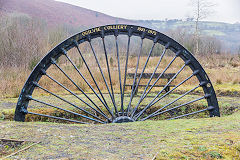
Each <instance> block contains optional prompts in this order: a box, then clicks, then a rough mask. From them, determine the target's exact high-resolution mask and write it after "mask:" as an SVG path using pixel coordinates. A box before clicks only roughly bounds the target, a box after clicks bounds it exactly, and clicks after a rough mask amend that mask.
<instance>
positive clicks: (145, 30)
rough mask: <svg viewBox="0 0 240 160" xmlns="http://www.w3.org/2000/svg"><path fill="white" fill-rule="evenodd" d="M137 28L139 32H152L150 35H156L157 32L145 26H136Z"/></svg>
mask: <svg viewBox="0 0 240 160" xmlns="http://www.w3.org/2000/svg"><path fill="white" fill-rule="evenodd" d="M137 30H138V31H140V32H147V33H148V34H152V35H155V36H156V35H157V32H156V31H153V30H151V29H149V30H147V29H146V28H143V27H138V28H137Z"/></svg>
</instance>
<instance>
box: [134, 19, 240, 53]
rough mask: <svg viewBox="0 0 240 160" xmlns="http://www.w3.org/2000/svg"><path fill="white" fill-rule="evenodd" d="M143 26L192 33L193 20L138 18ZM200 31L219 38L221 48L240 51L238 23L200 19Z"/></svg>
mask: <svg viewBox="0 0 240 160" xmlns="http://www.w3.org/2000/svg"><path fill="white" fill-rule="evenodd" d="M138 23H140V24H141V25H143V26H146V27H150V28H153V29H156V30H158V31H160V32H163V33H166V32H168V31H169V30H173V31H176V30H182V31H185V32H186V33H194V29H195V22H194V21H182V20H178V19H173V20H166V21H161V20H145V21H144V20H140V21H138ZM199 28H200V32H201V34H202V35H207V36H211V37H215V38H217V39H219V40H220V41H221V42H222V44H223V45H224V46H223V48H225V47H226V48H227V50H230V51H232V52H233V53H236V52H239V53H240V24H239V23H235V24H229V23H223V22H209V21H202V22H200V23H199Z"/></svg>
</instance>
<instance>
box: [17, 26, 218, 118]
mask: <svg viewBox="0 0 240 160" xmlns="http://www.w3.org/2000/svg"><path fill="white" fill-rule="evenodd" d="M108 35H114V36H115V42H116V53H117V58H118V60H117V62H118V72H119V82H120V91H121V109H120V110H118V109H117V107H116V105H115V100H114V93H113V88H112V82H111V75H110V71H109V64H108V60H107V65H108V73H109V75H108V76H109V79H110V86H111V87H109V86H108V85H107V82H106V79H105V77H104V75H103V74H102V70H101V66H100V64H99V62H98V61H97V58H96V54H95V51H94V49H93V47H92V45H91V40H92V39H94V38H98V37H100V38H101V39H102V42H103V46H104V51H105V56H106V57H105V58H106V59H107V58H108V57H107V53H106V48H105V41H104V37H105V36H108ZM118 35H127V36H128V49H127V58H126V65H125V77H124V82H123V84H122V83H121V82H122V81H121V73H120V72H121V70H120V64H119V63H120V62H119V56H118V54H119V53H118V52H119V51H118V50H119V49H118V39H117V38H118ZM132 35H134V36H139V37H141V39H142V40H143V39H149V40H152V41H153V42H154V43H153V46H152V48H151V50H150V53H149V56H148V59H149V57H150V55H151V52H152V50H153V47H154V45H155V44H156V43H160V44H161V45H163V46H165V50H164V53H165V52H166V50H167V49H169V50H171V51H173V52H174V53H175V54H176V55H175V57H174V59H173V60H172V61H174V60H175V58H176V57H180V58H181V59H182V60H183V61H184V62H185V64H184V66H183V67H182V68H181V69H180V71H179V73H180V72H181V70H182V69H183V68H184V67H185V66H189V67H190V68H191V70H192V71H193V74H192V75H191V76H196V77H197V79H198V81H199V85H198V86H197V87H202V88H203V91H204V93H205V96H204V97H202V98H201V99H203V98H206V99H207V103H208V107H207V108H206V109H204V110H201V111H197V112H194V113H190V114H188V115H191V114H195V113H198V112H202V111H206V110H208V111H209V114H210V117H213V116H220V113H219V107H218V102H217V99H216V95H215V91H214V89H213V86H212V84H211V82H210V80H209V78H208V76H207V74H206V72H205V71H204V69H203V68H202V66H201V65H200V64H199V62H198V61H197V60H196V59H195V58H194V56H193V55H192V54H191V53H190V52H189V51H187V50H186V49H185V48H184V47H183V46H182V45H180V44H179V43H177V42H176V41H174V40H173V39H171V38H170V37H168V36H166V35H164V34H162V33H159V32H157V31H155V30H152V29H148V28H145V27H140V26H134V25H122V24H116V25H107V26H100V27H95V28H92V29H89V30H86V31H83V32H81V33H78V34H76V35H74V36H72V37H70V38H68V39H67V40H65V41H63V42H62V43H60V44H59V45H57V46H56V47H55V48H54V49H52V50H51V51H50V52H49V53H48V54H47V55H46V56H45V57H44V58H43V59H42V60H41V61H40V62H39V63H38V65H37V66H36V67H35V68H34V70H33V71H32V73H31V74H30V76H29V78H28V80H27V81H26V83H25V85H24V87H23V89H22V92H21V94H20V96H19V99H18V103H17V106H16V110H15V117H14V119H15V120H16V121H25V115H26V114H37V113H32V112H28V110H27V107H28V103H29V101H30V100H35V99H34V98H32V97H31V95H32V93H33V91H34V89H35V87H39V88H41V89H43V90H45V91H46V92H48V93H51V92H50V91H48V90H46V89H44V88H42V87H41V86H40V85H39V84H38V81H39V80H40V79H41V77H42V76H43V75H46V76H47V77H48V78H50V79H52V80H53V81H55V82H56V83H58V82H57V81H56V80H54V79H53V78H52V77H51V76H49V75H48V74H47V73H46V71H47V69H48V68H49V67H50V65H56V67H58V68H59V69H60V70H61V68H60V67H59V66H58V65H57V63H56V60H57V59H58V58H59V57H60V56H62V55H64V56H66V58H67V59H68V60H69V62H70V63H72V65H73V66H74V67H75V69H76V70H77V68H76V66H75V65H74V63H73V62H72V61H71V59H70V58H69V57H68V55H67V52H68V51H69V50H70V49H71V48H73V47H76V48H77V49H78V51H79V53H80V56H81V57H82V54H81V51H80V49H79V47H78V45H79V44H81V43H83V42H86V41H88V42H89V43H90V46H91V49H92V51H93V54H94V56H95V59H96V62H97V64H98V67H99V69H100V72H101V74H102V76H103V78H104V81H105V84H106V86H107V89H108V92H109V94H110V97H111V99H112V102H113V105H114V110H115V111H114V112H115V113H114V112H113V111H111V109H110V108H108V106H107V105H106V104H107V103H106V101H105V99H104V97H103V95H102V94H101V91H100V89H99V88H98V91H99V94H97V93H96V91H95V90H94V89H93V88H91V85H90V84H88V82H87V80H86V81H85V82H86V83H87V84H88V85H89V87H90V88H91V89H92V91H93V92H94V93H95V94H96V95H97V96H98V98H99V99H100V100H101V102H102V104H103V105H104V106H105V107H106V109H107V111H108V112H109V114H110V115H111V116H112V118H109V117H107V116H106V114H105V113H103V112H102V110H101V109H100V108H94V107H92V108H93V109H94V110H95V111H96V112H98V113H99V114H101V115H102V116H103V117H105V118H106V119H107V121H102V120H101V119H100V118H98V117H96V116H94V115H92V116H93V117H94V118H93V119H94V121H96V122H98V123H110V122H116V119H120V122H127V121H135V120H145V119H148V118H150V117H152V116H156V115H158V114H161V113H163V112H166V111H167V110H165V111H161V110H162V109H163V108H162V109H161V110H159V111H156V112H154V113H153V114H151V115H149V116H147V117H145V118H142V119H139V118H140V116H141V114H142V113H143V112H144V111H145V110H146V109H148V108H149V107H151V106H152V105H153V104H155V103H156V102H157V101H158V99H157V98H159V97H158V96H159V95H160V94H161V93H162V92H161V93H160V92H159V93H160V94H158V96H156V98H155V99H154V100H153V101H151V102H150V103H149V105H148V106H147V107H146V108H145V109H143V110H142V111H141V112H140V113H136V110H137V108H138V105H137V106H136V107H135V108H133V110H132V111H131V112H130V105H128V107H127V110H124V109H123V99H124V90H125V83H126V72H127V63H128V52H129V45H130V38H131V36H132ZM141 47H142V44H141ZM139 55H140V53H139ZM163 55H164V54H163ZM82 58H83V57H82ZM148 59H147V61H148ZM83 61H84V59H83ZM147 61H146V63H145V66H144V68H145V67H146V64H147ZM84 63H85V61H84ZM170 63H171V62H170ZM158 65H159V64H158ZM170 65H171V64H170ZM86 66H87V64H86ZM88 70H89V68H88ZM61 71H62V72H63V73H64V71H63V70H61ZM77 71H78V70H77ZM78 72H79V71H78ZM89 72H90V73H91V71H90V70H89ZM143 72H144V69H143ZM143 72H142V73H143ZM154 72H155V71H154ZM142 73H141V75H140V79H141V76H142ZM179 73H176V74H175V77H176V76H177V75H178V74H179ZM79 74H80V75H81V73H80V72H79ZM66 76H67V75H66ZM91 76H93V75H91ZM135 76H136V75H135ZM161 76H162V75H161ZM161 76H160V77H161ZM191 76H190V78H191ZM82 77H83V78H84V76H82ZM152 77H153V75H152V76H151V78H152ZM160 77H158V78H160ZM69 78H70V77H69ZM135 78H136V77H135ZM93 79H94V77H93ZM140 79H139V81H140ZM173 79H174V78H173ZM70 80H71V78H70ZM134 81H135V79H134ZM139 81H138V82H137V81H136V82H134V83H133V85H137V86H138V85H139ZM94 82H95V81H94ZM169 83H171V82H169ZM182 83H184V82H182ZM182 83H180V85H181V84H182ZM58 84H59V85H60V86H61V84H60V83H58ZM73 84H74V82H73ZM95 84H97V83H96V82H95ZM148 85H149V83H148ZM61 87H64V86H61ZM197 87H196V88H197ZM133 88H134V87H133ZM146 88H147V87H146ZM150 88H151V87H150ZM165 88H166V87H165ZM65 89H67V88H65ZM79 89H80V91H81V88H79ZM135 91H136V90H135V89H132V92H131V98H130V103H129V104H131V100H132V97H133V96H134V92H135ZM168 92H171V90H170V91H168ZM168 92H167V93H168ZM70 93H71V91H70ZM144 93H146V94H147V93H148V92H146V89H145V92H144ZM72 94H73V95H74V93H72ZM83 94H84V92H83ZM146 94H145V95H146ZM53 95H54V94H53ZM145 95H144V94H143V95H142V97H141V99H143V98H144V97H145ZM55 96H57V95H55ZM74 96H75V97H77V95H74ZM78 98H79V97H78ZM160 98H161V97H160ZM80 99H81V98H80ZM89 100H90V101H91V98H90V99H89ZM35 101H38V100H35ZM140 101H141V100H140ZM193 101H196V100H193ZM91 102H92V101H91ZM40 103H41V102H40ZM84 103H86V104H87V102H84ZM92 103H93V104H94V102H92ZM140 103H141V102H140ZM43 104H44V102H43ZM45 104H46V103H45ZM70 104H71V103H70ZM89 106H91V105H89ZM52 107H55V108H57V107H56V106H52ZM75 107H76V108H78V109H80V110H83V111H84V109H82V108H79V107H77V106H75ZM96 107H97V106H96ZM178 107H179V106H178ZM58 109H59V108H58ZM160 111H161V112H160ZM67 112H70V113H71V111H67ZM73 114H76V113H73ZM87 114H90V113H87ZM124 114H126V116H125V115H124ZM37 115H41V114H37ZM78 115H79V116H81V117H84V118H87V119H90V120H91V118H90V117H87V116H84V115H80V114H78ZM90 115H91V114H90ZM42 116H46V115H42ZM183 116H187V115H183ZM47 117H49V118H58V119H59V117H54V116H47ZM119 117H121V118H119ZM124 117H126V118H125V119H123V118H124ZM180 117H182V116H179V117H174V118H180ZM95 118H96V119H95ZM129 118H130V120H129ZM60 119H62V120H68V121H71V122H77V123H81V122H80V121H75V120H70V119H64V118H60ZM83 123H84V122H83Z"/></svg>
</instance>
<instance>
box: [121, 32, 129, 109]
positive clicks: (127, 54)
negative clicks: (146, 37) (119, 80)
mask: <svg viewBox="0 0 240 160" xmlns="http://www.w3.org/2000/svg"><path fill="white" fill-rule="evenodd" d="M130 41H131V37H130V36H128V45H127V53H126V64H125V73H124V82H123V99H122V101H121V108H123V100H124V93H125V85H126V79H127V68H128V57H129V47H130ZM122 113H123V111H122Z"/></svg>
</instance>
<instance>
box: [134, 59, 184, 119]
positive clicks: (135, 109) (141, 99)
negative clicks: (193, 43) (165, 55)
mask: <svg viewBox="0 0 240 160" xmlns="http://www.w3.org/2000/svg"><path fill="white" fill-rule="evenodd" d="M176 58H177V56H175V57H174V58H173V59H172V60H171V62H170V63H169V64H168V65H167V67H166V68H165V69H164V70H163V72H162V73H161V74H160V75H159V76H158V78H157V79H156V80H155V82H154V83H153V84H152V86H151V87H150V88H149V89H148V91H147V93H145V95H144V96H143V97H141V98H140V100H139V102H138V104H137V105H136V107H135V108H134V110H133V112H132V113H131V117H133V116H134V113H135V112H136V111H137V108H138V106H139V105H140V104H141V102H142V101H143V99H144V98H145V97H146V96H147V94H148V93H149V92H150V91H151V89H152V88H153V86H154V85H155V84H156V83H157V82H158V80H159V79H160V78H161V77H162V76H163V74H164V73H165V72H166V71H167V69H168V68H169V67H170V66H171V64H172V63H173V62H174V61H175V59H176ZM184 67H185V65H184V66H183V67H182V68H181V69H180V70H179V71H178V72H177V73H176V74H175V75H174V77H173V78H172V79H171V80H170V81H168V83H167V84H166V85H165V86H164V87H163V89H162V90H161V91H160V92H159V93H158V94H157V95H156V96H155V97H154V100H155V99H156V98H157V97H158V96H159V95H160V94H161V93H162V92H163V91H164V89H165V88H166V87H167V86H168V85H169V84H170V83H171V82H172V81H173V80H174V78H175V77H176V76H177V75H178V74H179V73H180V72H181V71H182V70H183V68H184ZM154 100H153V101H154ZM150 104H151V102H150Z"/></svg>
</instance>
